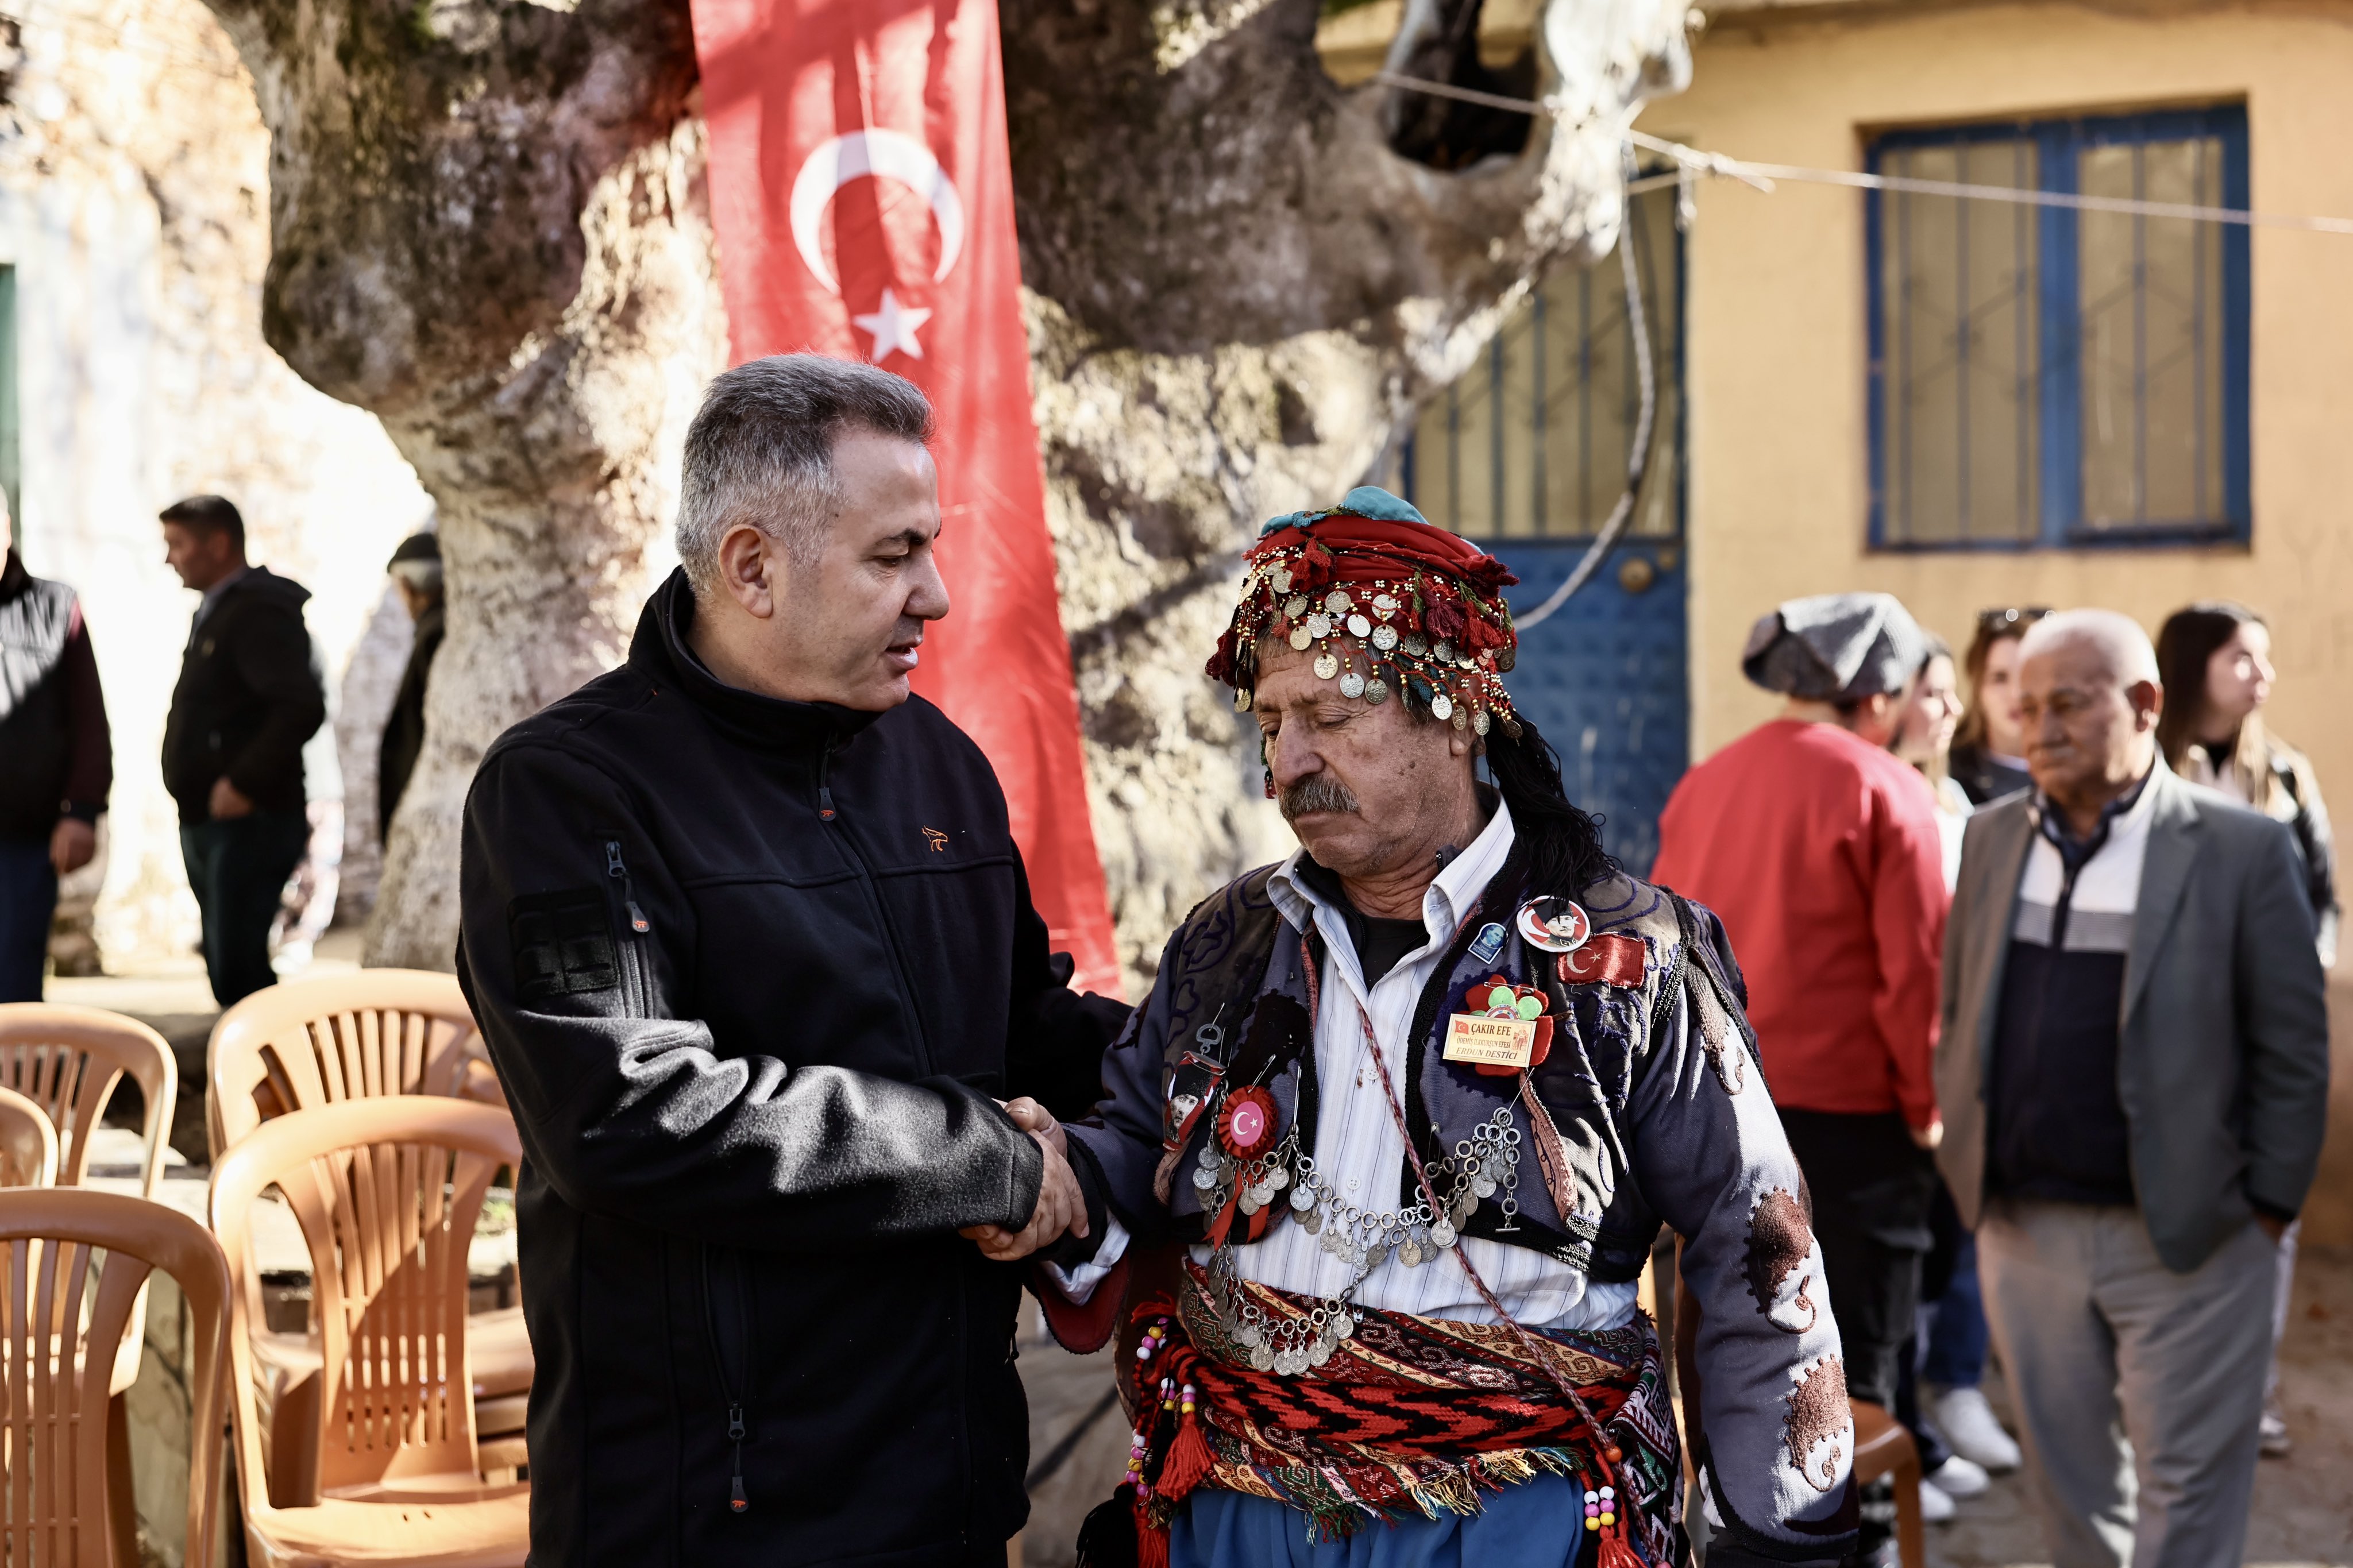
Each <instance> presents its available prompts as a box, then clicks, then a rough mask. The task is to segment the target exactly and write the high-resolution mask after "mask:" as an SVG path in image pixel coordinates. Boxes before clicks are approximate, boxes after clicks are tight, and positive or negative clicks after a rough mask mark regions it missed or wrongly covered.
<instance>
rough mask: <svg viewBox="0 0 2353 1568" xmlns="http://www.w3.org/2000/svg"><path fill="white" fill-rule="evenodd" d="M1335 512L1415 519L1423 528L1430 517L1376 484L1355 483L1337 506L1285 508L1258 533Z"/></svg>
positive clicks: (1302, 524)
mask: <svg viewBox="0 0 2353 1568" xmlns="http://www.w3.org/2000/svg"><path fill="white" fill-rule="evenodd" d="M1337 512H1345V513H1347V514H1348V515H1349V516H1351V517H1370V518H1377V519H1379V520H1380V521H1383V522H1418V523H1419V524H1421V525H1422V526H1423V527H1424V528H1428V527H1430V526H1431V524H1430V519H1428V518H1426V517H1424V516H1422V515H1421V513H1419V511H1416V510H1414V508H1413V503H1412V502H1410V501H1409V500H1404V499H1403V498H1401V497H1398V496H1393V495H1391V494H1389V492H1388V491H1387V490H1385V489H1381V487H1380V486H1378V485H1358V486H1357V487H1356V489H1352V490H1350V491H1349V492H1348V493H1347V494H1346V495H1345V496H1343V497H1341V498H1340V504H1339V505H1338V506H1332V507H1325V508H1324V509H1323V510H1320V511H1287V512H1284V513H1283V514H1282V516H1281V517H1272V518H1269V519H1267V521H1266V526H1265V527H1264V528H1261V529H1260V530H1259V531H1258V536H1259V537H1260V538H1261V539H1264V538H1265V537H1266V536H1267V535H1268V534H1270V533H1272V532H1274V531H1276V530H1277V529H1282V528H1305V527H1306V526H1307V525H1308V524H1309V523H1311V522H1315V521H1320V520H1321V519H1324V518H1327V517H1330V516H1333V515H1334V514H1335V513H1337Z"/></svg>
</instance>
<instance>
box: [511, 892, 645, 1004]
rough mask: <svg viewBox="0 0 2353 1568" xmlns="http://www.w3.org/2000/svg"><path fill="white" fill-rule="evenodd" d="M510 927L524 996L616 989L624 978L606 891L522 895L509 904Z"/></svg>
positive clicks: (534, 998)
mask: <svg viewBox="0 0 2353 1568" xmlns="http://www.w3.org/2000/svg"><path fill="white" fill-rule="evenodd" d="M507 931H508V934H509V936H510V938H511V939H512V942H513V943H514V973H515V996H516V999H517V1000H519V1001H523V1002H543V1001H546V1000H547V999H548V998H549V997H552V996H574V995H578V994H581V993H583V992H589V991H611V990H615V989H617V988H618V987H619V985H620V984H621V966H620V964H619V963H617V962H616V960H615V956H614V952H613V931H612V925H611V921H610V920H609V917H608V916H607V911H606V909H605V897H604V895H603V894H602V893H599V892H597V891H596V890H595V889H587V888H583V889H576V890H573V891H567V892H561V893H532V894H529V895H527V896H525V897H523V898H520V899H517V900H514V902H512V903H511V904H509V905H508V906H507Z"/></svg>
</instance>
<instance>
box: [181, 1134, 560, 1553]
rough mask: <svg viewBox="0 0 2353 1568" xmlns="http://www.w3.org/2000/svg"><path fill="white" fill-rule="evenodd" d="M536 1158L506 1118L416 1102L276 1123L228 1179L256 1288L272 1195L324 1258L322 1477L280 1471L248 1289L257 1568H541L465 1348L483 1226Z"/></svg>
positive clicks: (222, 1209)
mask: <svg viewBox="0 0 2353 1568" xmlns="http://www.w3.org/2000/svg"><path fill="white" fill-rule="evenodd" d="M521 1158H522V1148H521V1145H520V1144H519V1142H518V1141H517V1139H516V1136H515V1129H514V1121H513V1118H512V1117H510V1116H509V1115H508V1114H507V1113H506V1112H505V1111H504V1110H500V1109H498V1108H496V1107H494V1106H487V1105H472V1104H467V1103H465V1102H462V1101H459V1100H449V1099H445V1098H440V1097H434V1096H423V1095H402V1096H397V1097H385V1098H382V1099H375V1100H346V1101H344V1102H343V1103H342V1104H338V1105H328V1106H322V1107H320V1108H319V1109H316V1110H298V1111H291V1112H289V1113H288V1114H286V1115H283V1116H280V1117H276V1118H273V1119H272V1120H271V1121H268V1122H266V1123H264V1124H263V1125H262V1126H261V1127H260V1128H259V1129H258V1130H257V1131H254V1132H252V1133H251V1134H250V1135H248V1136H247V1137H245V1138H243V1139H241V1140H239V1141H238V1142H237V1143H236V1144H235V1145H233V1146H232V1147H231V1148H230V1149H229V1151H228V1152H227V1153H226V1154H224V1155H222V1156H221V1158H220V1160H219V1162H218V1163H216V1164H215V1166H214V1167H213V1184H212V1221H213V1230H214V1233H215V1234H216V1235H217V1236H218V1237H220V1242H221V1247H222V1248H223V1250H224V1251H225V1252H226V1253H227V1256H228V1259H229V1267H230V1268H231V1270H232V1272H233V1273H234V1274H236V1275H237V1276H238V1278H239V1283H240V1284H242V1283H244V1281H245V1280H246V1279H248V1278H249V1277H250V1276H251V1275H252V1273H253V1270H254V1264H253V1258H252V1253H251V1249H250V1247H249V1245H248V1242H249V1228H248V1216H249V1215H250V1212H251V1209H252V1206H253V1205H254V1202H255V1200H257V1199H258V1198H259V1197H260V1196H261V1194H262V1193H263V1191H264V1190H265V1189H267V1188H269V1187H273V1186H274V1187H276V1188H277V1189H278V1191H279V1192H280V1194H283V1195H284V1197H285V1200H286V1203H287V1205H288V1206H289V1207H290V1208H291V1209H292V1210H293V1212H294V1215H295V1217H296V1218H297V1219H298V1220H299V1221H300V1222H301V1226H302V1234H303V1237H304V1239H305V1240H306V1241H307V1242H308V1243H309V1244H310V1249H311V1281H312V1290H313V1305H314V1311H315V1322H316V1326H317V1330H318V1333H319V1340H320V1343H319V1365H320V1373H319V1378H318V1385H319V1387H318V1397H317V1405H318V1408H319V1409H320V1410H321V1411H322V1412H323V1413H324V1419H322V1420H319V1421H317V1422H315V1423H312V1424H311V1426H310V1430H311V1432H312V1433H313V1434H314V1435H315V1436H314V1447H312V1449H311V1461H310V1464H309V1466H308V1467H307V1468H306V1472H307V1473H303V1474H299V1475H283V1474H279V1473H276V1472H274V1471H273V1470H272V1469H271V1468H269V1463H268V1461H267V1460H266V1459H265V1453H266V1451H267V1448H268V1447H270V1445H266V1444H265V1440H264V1436H263V1432H262V1429H261V1426H260V1412H259V1407H258V1405H257V1402H256V1400H255V1397H254V1381H255V1364H256V1363H255V1357H254V1353H253V1338H254V1330H255V1329H256V1328H257V1327H258V1326H259V1325H257V1324H256V1323H255V1322H254V1321H253V1320H252V1318H251V1316H250V1310H249V1306H248V1303H249V1301H250V1300H251V1298H250V1297H249V1296H248V1293H247V1292H246V1291H245V1290H243V1289H233V1290H232V1291H231V1292H230V1301H229V1312H230V1320H231V1321H230V1331H229V1346H228V1349H229V1365H230V1373H229V1383H230V1388H229V1401H230V1409H231V1411H232V1413H233V1414H234V1415H235V1418H236V1420H235V1426H236V1441H237V1485H238V1489H239V1494H240V1496H241V1498H242V1500H243V1501H244V1505H245V1529H246V1541H247V1546H248V1556H249V1557H250V1559H251V1561H252V1562H253V1563H256V1564H258V1565H269V1568H290V1565H301V1568H324V1565H326V1564H333V1563H391V1562H398V1563H409V1564H434V1565H439V1568H455V1565H456V1564H460V1563H462V1564H465V1565H467V1568H495V1565H500V1564H516V1565H520V1564H521V1563H522V1561H523V1557H524V1553H525V1552H526V1551H527V1549H528V1546H529V1542H530V1511H531V1488H530V1485H529V1483H528V1482H522V1483H512V1484H505V1485H500V1484H493V1483H491V1482H487V1481H485V1480H484V1479H483V1478H482V1466H481V1456H480V1449H479V1447H478V1445H477V1441H476V1437H475V1427H474V1402H473V1401H472V1400H471V1399H470V1398H468V1397H466V1394H465V1390H466V1389H467V1387H468V1370H469V1369H468V1365H467V1361H468V1354H469V1352H468V1345H467V1336H466V1334H465V1332H464V1328H465V1322H466V1293H467V1291H466V1247H467V1244H468V1242H469V1240H470V1238H471V1237H472V1235H473V1230H474V1220H475V1217H476V1215H478V1214H479V1213H480V1209H481V1205H482V1196H483V1194H484V1192H485V1191H486V1190H487V1188H488V1187H489V1185H490V1181H491V1175H492V1174H493V1173H495V1172H496V1171H497V1170H498V1168H499V1167H500V1166H501V1165H512V1164H513V1163H515V1162H516V1161H517V1160H519V1159H521ZM276 1447H279V1448H280V1451H281V1453H282V1451H283V1445H276Z"/></svg>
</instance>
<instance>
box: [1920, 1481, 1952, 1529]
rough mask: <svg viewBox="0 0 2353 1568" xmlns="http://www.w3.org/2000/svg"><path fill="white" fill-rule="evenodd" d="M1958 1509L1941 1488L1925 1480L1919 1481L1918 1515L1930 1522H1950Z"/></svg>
mask: <svg viewBox="0 0 2353 1568" xmlns="http://www.w3.org/2000/svg"><path fill="white" fill-rule="evenodd" d="M1959 1511H1960V1510H1959V1509H1958V1508H1957V1507H1956V1506H1955V1505H1954V1503H1953V1500H1952V1498H1951V1497H1950V1496H1948V1495H1947V1493H1946V1492H1945V1491H1944V1489H1942V1488H1939V1487H1936V1486H1934V1485H1932V1484H1930V1483H1929V1482H1927V1481H1922V1482H1921V1483H1920V1517H1921V1518H1922V1519H1923V1520H1924V1521H1926V1522H1928V1523H1930V1524H1950V1523H1951V1522H1952V1521H1953V1515H1955V1514H1957V1513H1958V1512H1959Z"/></svg>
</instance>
